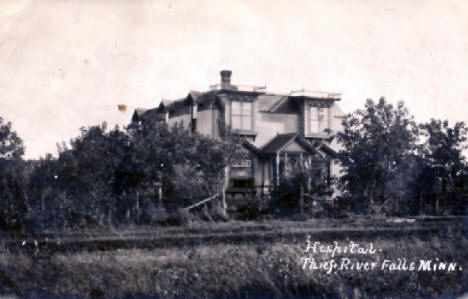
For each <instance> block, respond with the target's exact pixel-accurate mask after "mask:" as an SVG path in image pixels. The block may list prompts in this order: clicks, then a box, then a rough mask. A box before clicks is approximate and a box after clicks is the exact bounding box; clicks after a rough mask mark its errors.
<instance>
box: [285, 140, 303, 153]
mask: <svg viewBox="0 0 468 299" xmlns="http://www.w3.org/2000/svg"><path fill="white" fill-rule="evenodd" d="M282 151H285V152H306V149H304V147H303V146H302V145H300V144H299V143H297V141H296V140H294V141H292V142H291V143H289V144H288V145H287V146H286V147H284V148H283V149H282Z"/></svg>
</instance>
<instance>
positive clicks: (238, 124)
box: [231, 101, 252, 131]
mask: <svg viewBox="0 0 468 299" xmlns="http://www.w3.org/2000/svg"><path fill="white" fill-rule="evenodd" d="M231 103H232V107H231V108H232V111H231V127H232V128H233V129H238V130H246V131H251V130H252V103H250V102H237V101H232V102H231Z"/></svg>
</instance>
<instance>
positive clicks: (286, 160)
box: [284, 152, 288, 177]
mask: <svg viewBox="0 0 468 299" xmlns="http://www.w3.org/2000/svg"><path fill="white" fill-rule="evenodd" d="M284 175H285V176H286V177H287V176H288V153H287V152H284Z"/></svg>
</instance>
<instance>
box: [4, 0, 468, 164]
mask: <svg viewBox="0 0 468 299" xmlns="http://www.w3.org/2000/svg"><path fill="white" fill-rule="evenodd" d="M226 68H227V69H231V70H232V71H233V75H232V81H233V83H238V84H248V85H263V84H265V85H267V90H268V91H272V92H275V91H277V92H289V91H290V90H292V89H300V88H306V89H311V90H326V91H332V92H342V93H343V98H342V101H341V103H340V106H341V107H342V109H343V110H344V111H345V112H351V111H352V110H353V109H356V108H359V107H361V106H362V105H363V104H364V101H365V99H367V98H373V99H378V98H379V97H380V96H385V97H386V98H387V99H388V100H389V101H390V102H393V103H396V102H398V101H400V100H403V101H405V103H406V104H407V106H408V108H409V109H410V112H411V113H412V114H414V115H415V117H416V119H417V120H420V121H424V120H427V119H429V118H430V117H436V118H443V119H449V120H451V121H455V120H463V121H465V122H468V1H466V0H460V1H449V0H442V1H433V0H414V1H410V0H407V1H385V0H382V1H370V0H362V1H361V0H342V1H339V0H335V1H333V0H332V1H325V0H324V1H294V0H285V1H259V0H254V1H181V0H179V1H174V0H170V1H169V0H161V1H144V0H138V1H136V0H132V1H130V0H129V1H123V0H122V1H118V0H112V1H111V0H103V1H97V0H89V1H84V0H80V1H71V0H69V1H50V0H41V1H31V0H14V1H13V0H0V116H2V117H3V118H4V119H6V120H9V121H12V122H13V126H14V129H15V130H16V131H17V132H18V134H19V135H20V136H21V137H22V138H23V139H24V141H25V145H26V147H27V149H26V158H38V157H39V156H44V155H45V153H47V152H51V153H53V154H55V153H56V142H60V141H63V140H65V141H68V140H69V139H70V138H72V137H74V136H77V135H78V134H79V128H80V127H81V126H89V125H94V124H100V123H101V122H102V121H107V122H108V124H109V126H112V125H113V124H115V123H118V124H120V125H125V124H127V123H128V121H129V119H130V117H131V114H132V112H133V109H134V108H136V107H148V108H150V107H155V106H156V105H157V104H158V103H159V101H160V100H161V98H167V99H174V98H179V97H183V96H185V95H186V94H187V93H188V91H190V90H200V91H203V90H207V89H208V87H209V85H210V84H215V83H218V81H219V71H220V70H221V69H226ZM117 104H125V105H126V106H127V107H128V109H127V111H126V112H120V111H119V110H118V109H117Z"/></svg>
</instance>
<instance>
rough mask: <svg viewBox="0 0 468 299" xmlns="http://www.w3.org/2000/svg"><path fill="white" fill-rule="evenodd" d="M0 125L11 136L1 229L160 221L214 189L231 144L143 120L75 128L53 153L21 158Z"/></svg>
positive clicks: (1, 192)
mask: <svg viewBox="0 0 468 299" xmlns="http://www.w3.org/2000/svg"><path fill="white" fill-rule="evenodd" d="M1 128H2V135H1V136H2V137H0V138H2V140H6V141H7V143H8V140H16V143H15V145H14V149H12V148H11V147H10V148H9V149H8V150H6V151H5V152H6V153H7V154H5V152H2V154H3V155H2V158H1V159H0V162H1V163H0V167H1V170H0V171H1V173H0V205H1V206H0V209H1V211H0V221H1V222H0V225H1V228H2V229H4V230H19V229H25V228H26V229H34V228H38V229H43V228H59V227H71V228H73V227H81V226H83V227H84V226H93V225H99V226H101V225H105V226H109V225H121V224H129V223H136V224H144V223H154V222H158V221H166V220H167V218H168V217H171V215H172V214H177V213H178V209H180V208H182V207H186V206H188V205H190V204H191V203H194V202H196V201H198V200H200V199H203V198H205V197H208V196H210V195H212V194H214V193H217V192H219V191H220V188H221V186H222V182H223V179H224V177H223V176H224V168H225V166H226V165H228V164H229V163H231V160H232V159H234V158H235V157H236V153H238V152H239V151H238V148H237V147H238V146H239V142H238V141H237V140H236V138H235V137H233V136H225V137H226V138H224V139H223V140H221V139H212V138H208V137H204V136H201V135H198V134H191V133H190V132H189V131H187V130H185V129H184V128H183V127H182V126H180V125H177V126H174V127H173V128H168V127H167V126H166V125H164V124H160V123H157V122H152V121H151V120H147V121H145V122H143V123H141V124H136V123H134V124H131V125H129V126H128V128H127V129H126V130H121V129H119V128H118V127H115V128H113V129H112V130H108V129H107V128H106V125H105V124H103V125H101V126H93V127H90V128H82V129H81V134H80V136H78V137H76V138H74V139H72V140H71V141H70V143H69V144H68V145H67V144H65V143H63V144H62V145H58V152H59V153H58V157H56V158H55V157H52V156H51V155H50V154H49V155H47V156H46V157H45V158H41V159H40V160H37V161H24V160H22V159H21V156H22V154H23V152H24V149H23V145H22V141H21V139H19V138H18V137H17V136H16V134H15V133H14V132H13V131H12V130H11V124H10V123H7V124H4V125H3V126H2V127H1ZM2 144H4V143H2ZM160 195H162V196H160ZM220 213H222V211H220Z"/></svg>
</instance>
